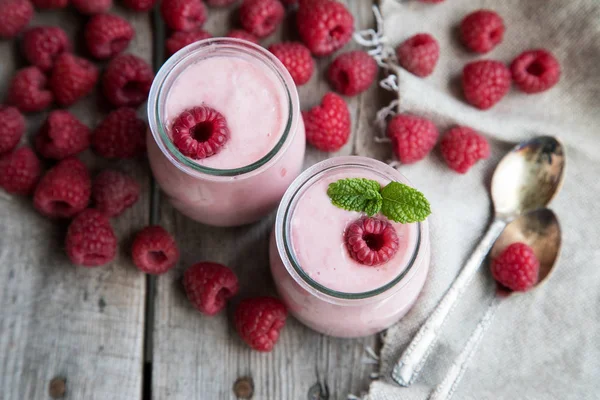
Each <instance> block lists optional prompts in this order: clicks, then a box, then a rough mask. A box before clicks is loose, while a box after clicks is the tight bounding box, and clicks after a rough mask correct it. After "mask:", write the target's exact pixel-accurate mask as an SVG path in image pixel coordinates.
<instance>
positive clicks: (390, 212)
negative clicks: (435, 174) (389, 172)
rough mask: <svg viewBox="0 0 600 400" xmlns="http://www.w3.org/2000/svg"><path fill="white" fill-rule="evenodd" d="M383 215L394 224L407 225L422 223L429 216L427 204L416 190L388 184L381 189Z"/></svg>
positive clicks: (396, 184)
mask: <svg viewBox="0 0 600 400" xmlns="http://www.w3.org/2000/svg"><path fill="white" fill-rule="evenodd" d="M381 196H382V197H383V205H382V206H381V212H382V214H383V215H385V216H386V217H388V218H389V219H391V220H392V221H395V222H400V223H402V224H409V223H413V222H421V221H424V220H425V218H427V217H428V216H429V214H431V208H430V205H429V202H428V201H427V199H426V198H425V196H424V195H423V193H421V192H419V191H418V190H417V189H414V188H411V187H410V186H407V185H404V184H402V183H399V182H390V183H389V184H388V185H387V186H386V187H384V188H383V189H381Z"/></svg>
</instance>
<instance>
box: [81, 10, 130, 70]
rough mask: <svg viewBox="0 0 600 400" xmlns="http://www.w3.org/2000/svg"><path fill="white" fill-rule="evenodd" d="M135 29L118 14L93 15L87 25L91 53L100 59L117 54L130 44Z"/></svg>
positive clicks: (86, 30) (88, 44) (86, 38)
mask: <svg viewBox="0 0 600 400" xmlns="http://www.w3.org/2000/svg"><path fill="white" fill-rule="evenodd" d="M134 35H135V31H134V30H133V27H132V26H131V24H130V23H129V22H128V21H127V20H125V19H123V18H121V17H119V16H116V15H112V14H99V15H95V16H93V17H92V18H91V19H90V21H89V22H88V23H87V25H86V27H85V42H86V44H87V48H88V51H89V52H90V54H91V55H92V56H94V57H96V58H99V59H106V58H111V57H114V56H116V55H117V54H119V53H121V52H122V51H123V50H125V49H126V48H127V46H129V42H130V41H131V39H133V36H134Z"/></svg>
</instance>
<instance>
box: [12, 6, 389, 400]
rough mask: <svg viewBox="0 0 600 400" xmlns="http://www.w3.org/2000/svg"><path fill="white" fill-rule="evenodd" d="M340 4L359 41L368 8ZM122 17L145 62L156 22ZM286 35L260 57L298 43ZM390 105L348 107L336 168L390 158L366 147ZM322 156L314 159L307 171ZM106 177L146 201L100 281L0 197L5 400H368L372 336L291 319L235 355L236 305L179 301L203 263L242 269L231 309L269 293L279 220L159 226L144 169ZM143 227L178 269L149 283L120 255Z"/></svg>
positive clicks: (362, 102) (313, 88) (92, 118)
mask: <svg viewBox="0 0 600 400" xmlns="http://www.w3.org/2000/svg"><path fill="white" fill-rule="evenodd" d="M346 4H348V6H349V8H350V9H351V11H352V12H353V14H354V15H355V18H356V27H357V29H364V28H367V27H372V26H373V17H372V12H371V4H372V1H370V0H368V1H367V0H361V1H357V0H347V1H346ZM119 12H120V13H122V14H124V15H126V16H127V18H128V19H129V20H131V21H133V22H134V24H135V26H136V30H137V38H136V39H135V42H134V43H133V44H132V45H131V46H130V49H129V51H130V52H132V53H135V54H137V55H140V56H142V57H144V58H146V59H147V60H150V59H151V58H152V44H151V41H152V39H151V38H152V31H153V30H154V31H156V30H155V28H154V27H153V26H152V24H151V20H150V18H149V17H148V16H146V15H135V14H131V13H123V12H121V11H120V10H119ZM230 14H231V13H230V11H227V10H214V9H213V10H211V11H210V19H209V22H208V23H207V24H206V26H205V28H206V29H207V30H208V31H210V32H211V33H213V34H214V35H222V34H224V33H226V31H227V30H228V27H229V26H230V24H231V21H232V20H234V18H235V16H232V15H230ZM36 18H37V19H36V21H35V22H36V24H51V23H53V22H56V21H58V20H59V19H63V18H66V20H64V19H63V20H62V21H61V22H60V25H61V26H67V25H70V26H71V31H70V33H72V34H73V37H77V36H80V35H79V34H80V32H81V27H82V22H81V19H80V18H77V17H76V16H75V14H74V13H73V12H59V13H57V12H51V13H43V14H40V15H38V17H36ZM67 21H69V22H67ZM292 23H293V22H292V21H289V23H287V24H286V27H284V28H283V29H282V31H281V32H278V33H277V34H276V35H274V37H272V38H269V39H268V40H266V41H264V43H263V44H264V45H268V44H269V43H271V42H274V41H278V40H281V39H282V38H283V39H288V40H289V39H294V38H295V37H294V34H293V33H292V31H293V29H290V28H289V26H290V25H291V24H292ZM351 47H352V45H349V46H347V47H346V48H345V49H344V51H346V50H349V49H350V48H351ZM16 53H17V49H16V45H15V44H14V43H12V42H0V54H1V55H2V61H1V62H0V90H1V91H2V93H4V92H5V89H6V82H7V80H8V78H9V77H10V76H11V75H12V73H13V72H14V69H15V68H16V66H18V65H22V64H23V61H22V60H21V59H20V58H19V57H18V56H15V54H16ZM330 61H331V58H325V59H321V60H319V61H318V71H317V73H316V74H315V76H313V78H312V80H311V81H310V82H309V83H308V84H307V85H305V86H303V87H301V88H300V98H301V102H302V107H303V108H304V109H306V108H309V107H311V106H313V105H315V104H317V103H318V102H319V101H320V98H321V97H322V95H323V94H324V93H326V92H327V91H328V90H330V88H329V87H328V85H327V83H326V81H325V79H324V73H325V71H326V68H327V66H328V65H329V63H330ZM389 100H391V99H390V98H389V97H387V95H386V94H385V93H383V91H382V90H380V89H378V88H377V87H376V85H374V86H373V87H372V88H371V89H370V90H369V91H367V92H366V93H364V94H362V95H360V96H357V97H355V98H352V99H348V101H349V104H350V109H351V112H352V116H353V136H352V138H351V140H350V141H349V143H348V145H347V146H345V148H344V149H342V150H341V151H340V152H339V153H338V154H339V155H345V154H360V155H369V156H373V157H376V158H379V159H382V160H385V159H387V158H389V157H390V156H391V154H390V152H389V150H388V148H387V146H385V145H376V144H374V143H373V141H372V137H373V135H374V134H375V127H374V126H373V123H372V121H373V119H374V116H375V112H376V110H377V109H378V108H379V107H381V106H382V105H385V104H386V103H387V102H388V101H389ZM74 112H75V113H76V114H77V115H78V116H79V117H80V118H82V120H83V121H85V122H86V123H88V124H89V125H90V126H92V127H93V126H94V125H95V124H96V123H97V122H98V121H99V120H100V118H101V117H102V115H103V114H102V112H100V111H98V106H97V101H96V98H95V97H92V98H90V99H87V100H86V101H85V102H82V103H81V104H78V105H77V106H76V107H75V108H74ZM141 112H143V110H141ZM42 120H43V115H36V116H31V117H29V118H28V123H29V131H30V134H33V133H34V132H35V130H36V129H37V127H38V126H39V123H40V122H41V121H42ZM329 156H331V154H326V153H322V152H319V151H316V150H314V149H311V148H309V149H308V154H307V158H306V166H309V165H311V164H314V163H315V162H317V161H320V160H322V159H325V158H327V157H329ZM82 158H83V159H84V160H86V161H87V162H89V165H90V166H91V167H92V169H93V170H98V169H100V168H101V167H102V166H103V165H105V164H107V163H106V162H104V161H102V160H99V159H97V158H95V157H94V156H93V155H92V154H87V152H86V154H84V156H83V157H82ZM113 166H114V167H117V168H120V169H122V170H124V171H126V172H129V173H131V174H133V175H135V176H136V177H137V178H138V180H139V181H140V182H141V183H142V184H143V187H144V194H143V196H142V197H141V199H140V201H139V202H138V204H137V205H136V206H135V207H134V208H132V209H130V210H128V211H127V212H126V213H125V214H124V215H123V216H121V217H120V218H117V219H114V220H113V226H114V227H115V229H116V232H117V234H118V236H119V238H120V249H121V250H120V253H119V257H118V259H117V260H116V261H115V262H114V263H112V264H111V265H110V266H107V267H104V268H98V269H95V270H87V269H77V268H75V267H73V266H71V265H70V264H69V262H68V259H67V258H66V256H65V255H64V252H63V251H62V250H61V248H62V243H63V237H64V233H65V230H66V224H64V223H60V222H55V221H48V220H46V219H44V218H42V217H40V216H39V215H38V214H37V213H36V212H35V210H34V209H33V207H32V205H31V202H30V200H28V199H24V198H20V197H10V196H7V195H6V194H4V193H2V196H1V197H0V202H1V204H2V206H1V207H0V218H1V221H2V223H1V224H0V285H1V287H0V399H7V400H8V399H10V400H13V399H15V400H21V399H46V398H49V395H48V390H49V383H50V381H51V380H52V379H53V378H61V379H66V388H67V393H66V397H65V398H68V399H77V400H80V399H81V400H92V399H103V400H104V399H115V400H118V399H141V398H143V397H144V398H148V399H150V398H152V399H161V400H162V399H210V400H221V399H235V398H236V396H235V394H234V391H233V390H232V387H233V385H234V382H235V381H236V380H237V379H238V378H240V377H250V378H251V379H252V381H253V383H254V397H253V398H254V399H260V400H262V399H266V400H287V399H290V400H293V399H307V398H308V399H327V398H328V399H345V398H346V396H347V394H349V393H354V394H357V395H358V394H360V393H361V392H364V391H366V390H367V388H368V385H369V381H370V378H369V375H370V374H371V372H373V370H374V367H373V365H372V364H368V363H365V362H364V360H365V353H364V351H365V347H367V346H370V347H373V348H376V347H377V346H378V339H377V337H375V336H374V337H368V338H364V339H356V340H342V339H334V338H329V337H325V336H322V335H320V334H317V333H315V332H312V331H311V330H309V329H307V328H305V327H303V326H302V325H301V324H299V323H298V322H297V321H295V320H294V319H293V318H290V319H289V320H288V324H287V326H286V327H285V329H284V331H283V333H282V337H281V340H280V343H279V344H278V345H277V346H276V348H275V350H274V351H273V352H272V353H269V354H259V353H257V352H253V351H251V350H250V349H248V348H247V347H246V345H245V344H243V343H242V342H241V340H240V339H239V338H238V337H237V335H236V333H235V331H234V330H233V329H232V328H231V324H230V323H229V322H228V320H229V319H230V318H231V311H232V309H233V306H234V305H235V302H234V304H233V305H232V306H230V308H229V309H228V312H227V313H226V314H225V313H224V314H222V315H219V316H217V317H213V318H207V317H204V316H202V315H200V314H198V313H197V312H195V311H194V310H193V309H192V307H191V306H190V305H189V303H188V302H187V300H186V299H185V295H184V293H183V291H182V287H181V282H180V279H181V276H182V274H183V271H184V270H185V268H187V267H188V266H190V265H191V264H193V263H195V262H198V261H202V260H213V261H218V262H223V263H225V264H227V265H230V266H231V267H232V268H234V269H235V270H236V272H237V273H238V275H239V277H240V281H241V291H240V292H241V293H240V296H238V299H239V298H243V297H245V296H250V295H255V294H265V293H274V288H273V284H272V280H271V277H270V274H269V269H268V257H267V243H268V234H269V232H270V229H271V226H272V223H273V220H274V218H273V217H274V215H271V216H270V217H269V218H266V219H265V220H263V221H261V222H260V223H257V224H254V225H251V226H246V227H240V228H233V229H222V228H211V227H207V226H204V225H201V224H198V223H195V222H193V221H191V220H189V219H187V218H185V217H183V216H181V215H180V214H179V213H177V212H176V211H175V210H173V209H172V208H171V207H170V205H169V204H168V203H166V202H165V201H161V200H160V197H159V200H158V201H156V202H155V203H156V204H154V206H155V209H156V210H158V213H151V195H150V185H149V183H150V174H149V172H148V168H147V165H146V163H145V162H144V163H140V162H134V161H121V162H118V163H116V165H113ZM151 214H154V216H153V218H152V220H154V221H153V222H160V223H161V224H162V225H163V226H164V227H165V228H167V229H168V230H170V231H171V232H173V233H174V235H175V236H176V238H177V240H178V242H179V244H180V248H181V254H182V257H181V262H180V263H179V265H178V266H177V268H175V269H174V270H173V271H171V272H169V273H168V274H166V275H164V276H161V277H160V278H157V279H154V278H152V279H148V280H147V278H146V277H145V276H144V275H142V274H140V273H138V272H137V271H136V270H135V268H134V267H133V266H132V264H131V262H130V259H129V256H128V251H129V243H130V240H131V235H132V233H133V232H135V231H136V230H138V229H139V228H140V227H142V226H144V225H147V224H148V223H150V220H151ZM147 295H148V296H149V298H148V301H147V304H146V296H147ZM146 316H148V317H149V318H150V319H149V320H148V321H146V320H145V319H146ZM146 324H147V325H148V326H147V327H146ZM145 328H146V329H145ZM145 340H146V343H144V341H145ZM144 345H146V350H147V351H146V352H145V354H144V351H143V348H144ZM144 365H145V367H144ZM150 371H151V373H150ZM144 374H146V376H144ZM143 386H146V387H145V388H143Z"/></svg>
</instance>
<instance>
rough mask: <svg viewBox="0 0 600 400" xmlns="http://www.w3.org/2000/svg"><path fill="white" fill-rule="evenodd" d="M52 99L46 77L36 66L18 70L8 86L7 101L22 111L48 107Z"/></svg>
mask: <svg viewBox="0 0 600 400" xmlns="http://www.w3.org/2000/svg"><path fill="white" fill-rule="evenodd" d="M53 99H54V96H52V92H51V91H50V90H48V79H46V76H45V75H44V73H43V72H42V70H40V69H39V68H38V67H27V68H23V69H20V70H18V71H17V73H16V74H15V76H14V77H13V78H12V81H11V83H10V87H9V88H8V103H9V104H12V105H14V106H15V107H17V108H18V109H19V110H21V111H23V112H36V111H41V110H43V109H45V108H48V107H49V106H50V104H52V100H53Z"/></svg>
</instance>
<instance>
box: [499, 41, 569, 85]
mask: <svg viewBox="0 0 600 400" xmlns="http://www.w3.org/2000/svg"><path fill="white" fill-rule="evenodd" d="M510 70H511V73H512V78H513V80H514V81H515V83H516V85H517V86H518V87H519V89H520V90H521V91H523V92H525V93H539V92H543V91H545V90H548V89H550V88H551V87H552V86H554V85H556V83H557V82H558V80H559V79H560V64H559V63H558V61H557V60H556V58H554V56H553V55H552V54H551V53H550V52H548V51H546V50H542V49H538V50H528V51H526V52H524V53H521V54H520V55H519V56H518V57H517V58H515V59H514V61H513V62H512V64H511V65H510Z"/></svg>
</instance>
